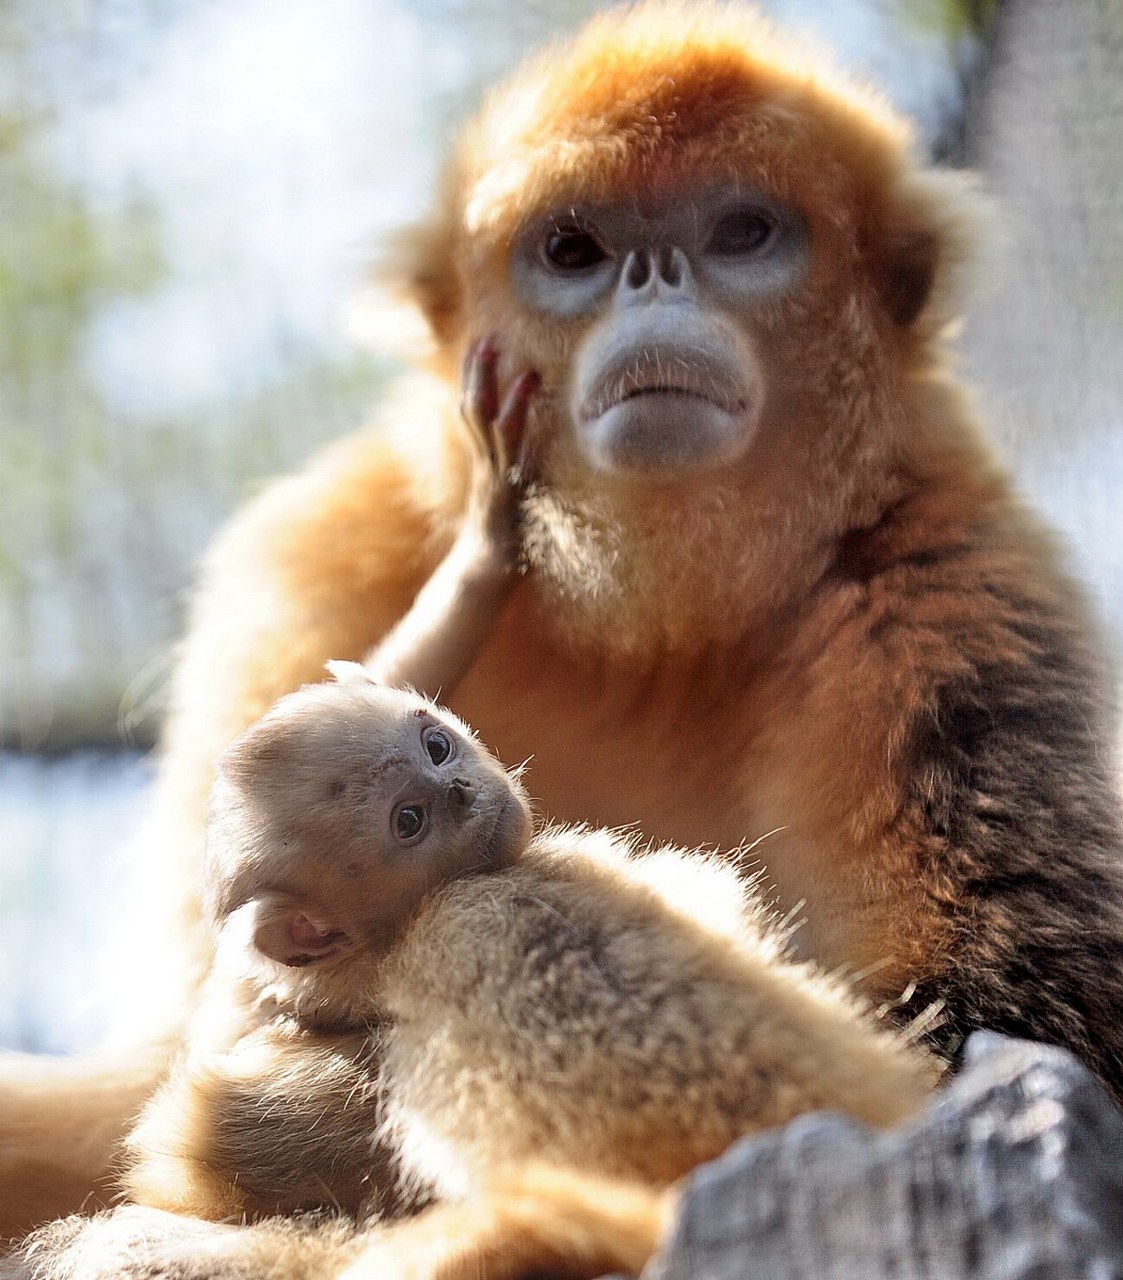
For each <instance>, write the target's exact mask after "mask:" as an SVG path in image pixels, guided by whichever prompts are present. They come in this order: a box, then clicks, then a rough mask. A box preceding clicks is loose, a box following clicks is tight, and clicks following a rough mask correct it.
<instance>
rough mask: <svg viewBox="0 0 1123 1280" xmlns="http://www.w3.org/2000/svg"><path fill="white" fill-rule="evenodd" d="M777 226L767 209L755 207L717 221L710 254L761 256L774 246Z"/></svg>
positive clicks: (711, 235) (732, 213)
mask: <svg viewBox="0 0 1123 1280" xmlns="http://www.w3.org/2000/svg"><path fill="white" fill-rule="evenodd" d="M777 225H778V224H777V222H776V219H775V218H774V217H773V216H772V215H771V214H770V213H769V212H768V211H767V210H766V209H758V208H756V207H755V206H749V207H747V208H743V209H734V210H733V212H731V213H727V214H725V215H724V216H722V217H720V218H719V219H718V220H717V223H716V224H715V226H714V229H713V231H711V232H710V242H709V244H708V245H707V248H708V250H709V252H710V253H716V254H720V255H722V256H725V257H744V256H745V255H747V254H753V253H760V252H761V251H762V250H764V249H766V248H768V246H769V245H770V244H771V243H772V240H773V239H774V238H775V235H776V230H777Z"/></svg>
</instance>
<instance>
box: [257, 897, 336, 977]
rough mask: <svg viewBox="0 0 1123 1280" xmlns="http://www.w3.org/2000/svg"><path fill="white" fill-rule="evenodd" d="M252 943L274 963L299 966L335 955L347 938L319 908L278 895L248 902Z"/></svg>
mask: <svg viewBox="0 0 1123 1280" xmlns="http://www.w3.org/2000/svg"><path fill="white" fill-rule="evenodd" d="M251 907H252V910H253V922H252V930H253V933H252V937H253V945H254V946H255V947H256V948H257V950H258V951H260V952H261V954H262V955H263V956H268V957H269V959H270V960H276V961H277V963H278V964H284V965H288V966H289V967H290V968H294V969H299V968H303V967H304V966H305V965H309V964H315V963H316V962H317V961H320V960H326V959H327V957H328V956H332V955H335V954H336V952H338V951H340V950H341V949H342V948H343V947H344V946H346V945H347V943H348V942H349V941H350V939H349V938H348V937H347V934H346V933H345V932H344V931H343V930H342V929H338V928H336V926H335V924H334V923H333V922H332V921H331V920H330V919H329V918H328V917H327V916H326V915H325V914H324V913H323V912H320V911H315V910H312V909H310V908H308V907H305V906H301V905H299V904H297V903H295V902H291V901H288V900H286V899H284V898H283V897H282V898H275V899H271V898H268V897H262V898H257V899H254V900H253V902H252V903H251Z"/></svg>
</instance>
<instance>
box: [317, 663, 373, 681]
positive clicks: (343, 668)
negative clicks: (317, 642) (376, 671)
mask: <svg viewBox="0 0 1123 1280" xmlns="http://www.w3.org/2000/svg"><path fill="white" fill-rule="evenodd" d="M324 667H325V668H327V671H328V675H329V676H332V678H333V680H334V681H335V684H338V685H376V684H378V681H376V680H375V678H374V676H373V675H371V673H370V669H369V668H368V667H364V666H362V663H361V662H342V660H341V659H338V658H333V659H332V660H330V662H325V663H324Z"/></svg>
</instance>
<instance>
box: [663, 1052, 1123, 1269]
mask: <svg viewBox="0 0 1123 1280" xmlns="http://www.w3.org/2000/svg"><path fill="white" fill-rule="evenodd" d="M1116 1277H1120V1278H1123V1114H1121V1113H1120V1112H1119V1110H1118V1109H1117V1108H1116V1106H1115V1104H1114V1103H1113V1102H1112V1100H1111V1098H1110V1097H1109V1096H1108V1094H1107V1093H1106V1092H1105V1091H1104V1089H1103V1088H1102V1087H1101V1086H1100V1084H1099V1083H1098V1081H1097V1080H1096V1079H1095V1078H1094V1077H1093V1076H1092V1075H1091V1074H1090V1073H1089V1072H1088V1071H1087V1070H1086V1069H1085V1068H1084V1067H1083V1066H1081V1065H1080V1063H1078V1062H1077V1061H1076V1059H1075V1058H1073V1057H1072V1056H1071V1055H1069V1054H1067V1053H1065V1052H1063V1051H1061V1050H1059V1049H1052V1048H1047V1047H1044V1046H1041V1045H1031V1044H1026V1043H1023V1042H1020V1041H1013V1040H1006V1039H1003V1038H1002V1037H1000V1036H996V1035H992V1034H989V1033H985V1032H982V1033H978V1034H976V1035H975V1036H973V1037H972V1038H971V1040H970V1042H969V1044H968V1046H967V1058H966V1066H965V1069H964V1071H963V1072H962V1074H961V1075H960V1076H959V1077H958V1078H957V1079H956V1080H955V1081H953V1082H952V1083H951V1085H950V1086H949V1087H948V1088H947V1089H946V1091H945V1092H944V1093H943V1094H942V1095H941V1096H940V1097H939V1099H938V1100H937V1101H936V1102H935V1103H934V1104H933V1106H932V1107H931V1108H930V1109H929V1110H928V1111H927V1112H926V1113H925V1114H924V1115H923V1116H922V1117H920V1118H919V1119H918V1120H916V1121H915V1122H913V1123H912V1124H911V1125H909V1126H907V1127H904V1128H901V1129H897V1130H894V1131H891V1132H888V1133H885V1132H880V1131H876V1130H871V1129H867V1128H865V1127H863V1126H862V1125H859V1124H857V1123H855V1122H852V1121H850V1120H847V1119H844V1118H842V1117H840V1116H836V1115H829V1114H818V1115H810V1116H805V1117H803V1118H801V1119H800V1120H797V1121H795V1122H794V1123H792V1124H790V1125H788V1126H787V1127H786V1128H784V1129H780V1130H777V1131H775V1132H774V1133H770V1134H765V1135H763V1136H759V1137H756V1138H751V1139H746V1140H744V1141H742V1142H740V1143H738V1144H736V1145H735V1146H734V1147H732V1148H730V1150H729V1151H728V1152H727V1153H726V1155H724V1156H723V1157H722V1158H721V1159H719V1160H716V1161H714V1162H713V1163H711V1164H709V1165H705V1166H703V1167H702V1168H700V1169H699V1170H697V1172H696V1173H695V1174H694V1175H693V1176H692V1177H691V1178H690V1179H689V1180H688V1182H687V1184H686V1190H685V1194H684V1199H683V1203H682V1207H681V1211H680V1214H679V1219H678V1222H677V1225H676V1228H675V1230H674V1232H673V1234H672V1236H671V1238H670V1240H669V1241H668V1243H667V1245H666V1247H665V1249H664V1250H663V1251H662V1253H661V1254H660V1255H659V1256H658V1257H656V1258H655V1259H653V1261H652V1262H651V1264H650V1265H649V1266H648V1267H647V1268H646V1269H645V1271H644V1273H643V1280H757V1278H759V1280H1062V1278H1063V1280H1076V1278H1081V1280H1114V1278H1116Z"/></svg>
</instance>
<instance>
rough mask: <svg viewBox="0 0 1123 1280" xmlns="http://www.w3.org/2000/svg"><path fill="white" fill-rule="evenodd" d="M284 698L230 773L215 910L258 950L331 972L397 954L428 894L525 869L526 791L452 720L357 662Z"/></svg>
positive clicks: (214, 822) (224, 787) (213, 817)
mask: <svg viewBox="0 0 1123 1280" xmlns="http://www.w3.org/2000/svg"><path fill="white" fill-rule="evenodd" d="M330 665H331V670H332V674H333V675H334V676H335V681H334V682H328V683H324V684H317V685H307V686H305V687H304V688H303V689H300V690H299V691H298V692H296V693H294V694H290V695H289V696H288V697H286V698H283V699H282V700H281V701H280V702H278V703H277V705H276V706H275V707H273V708H272V709H271V710H270V711H269V712H268V713H267V714H266V715H265V716H263V717H262V719H261V720H259V721H258V722H257V723H256V724H254V725H252V726H251V727H250V728H249V729H248V730H246V732H245V733H243V734H242V735H241V737H239V738H238V739H236V740H235V741H234V743H233V744H232V745H231V746H230V747H229V748H228V749H227V750H226V752H225V753H224V754H223V756H222V757H221V758H220V760H219V762H218V778H217V781H216V783H215V786H214V789H213V791H212V795H211V811H210V821H209V826H208V841H207V847H208V856H207V900H208V905H209V908H210V913H211V916H212V918H213V920H214V922H215V924H216V925H218V926H221V925H222V924H224V922H225V921H226V919H227V917H229V916H230V915H231V914H232V913H234V912H238V913H239V916H240V917H243V918H244V917H245V916H247V915H248V917H249V919H248V923H247V926H246V927H247V928H248V930H249V931H250V933H251V936H252V945H253V947H254V948H256V950H257V951H258V952H259V953H260V954H262V955H264V956H267V957H269V958H270V959H271V960H273V961H276V962H278V963H279V964H281V965H285V966H291V967H301V968H303V967H306V966H315V967H317V968H320V967H322V968H324V969H330V968H332V967H337V966H340V965H341V964H342V963H343V962H346V963H347V964H350V963H352V962H353V961H354V960H356V959H358V958H359V957H360V956H361V957H366V958H377V957H379V956H381V955H384V954H385V953H386V952H387V951H388V950H389V949H390V948H391V947H392V946H393V944H394V943H395V941H396V940H397V939H398V938H399V937H400V936H401V934H402V932H403V931H404V929H405V926H406V925H407V924H408V922H409V920H410V918H411V917H412V915H413V914H414V912H415V910H416V908H417V907H418V906H419V904H420V903H421V901H422V900H423V899H424V898H425V896H426V895H427V894H429V893H430V892H432V891H433V890H435V889H437V888H438V887H439V886H441V885H442V884H445V883H446V882H448V881H449V880H452V879H455V878H457V877H460V876H465V875H471V874H475V873H479V872H486V871H492V870H495V869H497V868H501V867H505V866H508V865H510V863H512V862H513V861H514V860H515V859H516V858H517V857H518V856H519V854H520V853H521V852H522V851H523V849H524V848H525V847H526V844H527V842H528V840H529V839H530V834H531V817H530V808H529V804H528V801H527V798H526V794H525V792H524V791H523V789H522V787H521V786H520V785H519V783H518V781H517V780H516V779H515V778H514V777H512V776H511V775H510V774H508V773H507V771H506V770H505V769H504V768H503V766H502V765H501V764H500V763H499V762H498V761H497V760H496V759H495V757H494V756H492V755H491V754H490V753H489V752H488V751H486V750H485V749H484V748H483V747H482V746H481V744H480V743H479V742H478V741H477V739H476V738H475V736H474V735H473V734H472V732H471V731H470V730H469V729H468V727H467V726H466V725H464V724H463V723H462V722H461V721H460V720H458V719H457V718H456V717H455V716H453V715H452V714H451V713H450V712H448V711H445V710H443V709H440V708H438V707H436V706H435V705H434V704H433V703H431V702H429V701H428V700H427V699H425V698H424V697H422V696H421V695H420V694H417V693H413V692H409V691H404V690H400V689H391V688H387V687H385V686H382V685H378V684H376V683H375V682H374V681H373V680H371V678H370V677H369V676H368V675H367V673H366V671H365V669H364V668H362V667H360V666H358V665H357V664H354V663H333V664H330Z"/></svg>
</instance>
